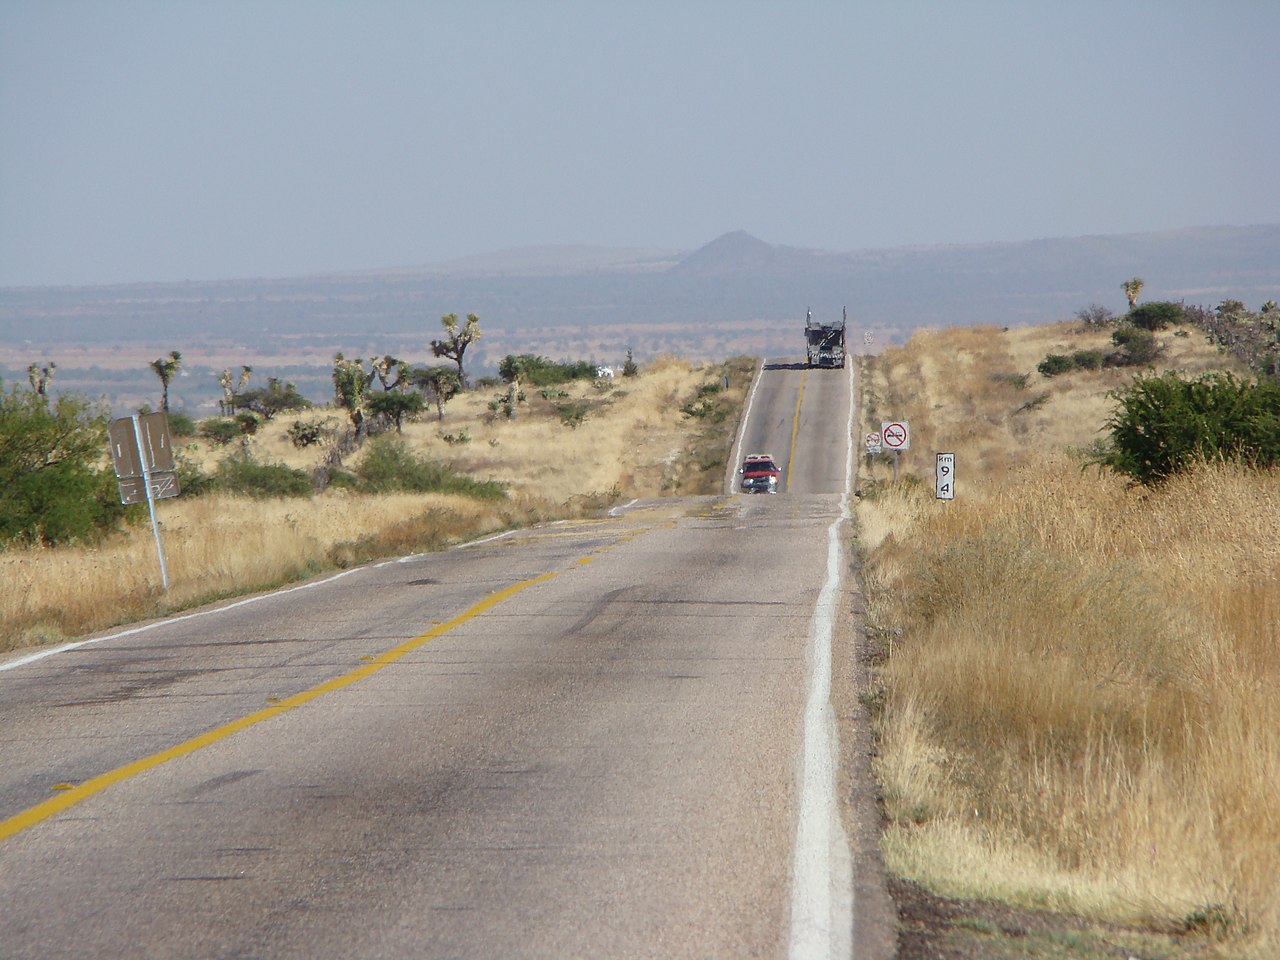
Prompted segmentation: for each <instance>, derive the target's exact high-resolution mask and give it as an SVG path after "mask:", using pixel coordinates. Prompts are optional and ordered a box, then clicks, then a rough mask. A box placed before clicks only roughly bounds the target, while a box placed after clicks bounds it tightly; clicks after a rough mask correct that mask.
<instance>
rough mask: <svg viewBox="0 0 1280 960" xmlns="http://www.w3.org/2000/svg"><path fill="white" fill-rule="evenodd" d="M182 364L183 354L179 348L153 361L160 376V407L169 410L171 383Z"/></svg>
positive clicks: (152, 365) (152, 363) (166, 411)
mask: <svg viewBox="0 0 1280 960" xmlns="http://www.w3.org/2000/svg"><path fill="white" fill-rule="evenodd" d="M180 366H182V354H180V353H179V352H178V351H177V350H173V351H170V353H169V355H168V356H167V357H160V358H159V359H158V360H152V361H151V369H152V370H154V371H155V373H156V376H157V377H159V378H160V409H161V410H163V411H164V412H165V413H168V412H169V384H170V382H171V381H172V380H173V378H174V377H175V376H176V375H177V373H178V368H179V367H180Z"/></svg>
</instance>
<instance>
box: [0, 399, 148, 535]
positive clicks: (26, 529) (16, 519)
mask: <svg viewBox="0 0 1280 960" xmlns="http://www.w3.org/2000/svg"><path fill="white" fill-rule="evenodd" d="M106 425H107V417H106V416H105V415H103V414H99V413H94V412H93V411H91V410H90V409H89V404H88V401H87V400H85V399H84V398H83V397H80V396H77V395H75V394H63V395H61V396H60V397H58V398H57V399H56V400H51V399H49V398H47V397H43V396H41V395H40V394H38V393H35V392H34V391H33V392H26V391H21V392H20V391H18V390H17V389H11V390H10V391H9V392H7V393H3V392H0V543H7V542H10V541H28V542H42V543H48V544H55V543H70V542H74V541H92V540H96V539H98V538H99V537H101V536H102V535H103V534H104V533H107V532H109V531H111V530H113V529H115V528H116V527H117V526H118V525H119V523H120V521H121V520H123V519H124V518H125V517H126V516H128V515H129V513H131V512H132V513H136V511H135V510H133V508H130V510H129V511H128V512H127V511H126V508H125V507H123V506H121V504H120V493H119V488H118V487H117V485H116V481H115V474H114V472H113V471H112V470H111V469H110V468H109V467H108V468H106V469H102V468H101V467H100V466H99V465H100V464H101V462H102V459H103V457H104V455H105V454H106V451H107V442H106Z"/></svg>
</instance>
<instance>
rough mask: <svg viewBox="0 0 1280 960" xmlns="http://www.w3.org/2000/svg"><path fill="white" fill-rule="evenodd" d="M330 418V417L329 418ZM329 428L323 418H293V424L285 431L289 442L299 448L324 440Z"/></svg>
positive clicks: (328, 424) (327, 422) (328, 423)
mask: <svg viewBox="0 0 1280 960" xmlns="http://www.w3.org/2000/svg"><path fill="white" fill-rule="evenodd" d="M330 420H332V418H330ZM329 428H330V422H329V421H324V420H295V421H293V426H291V427H290V428H289V429H288V430H286V431H285V435H286V436H288V438H289V442H290V443H292V444H293V445H294V446H295V447H297V448H298V449H299V450H302V449H304V448H305V447H310V446H314V445H315V444H318V443H322V442H324V438H325V435H326V433H327V431H328V429H329Z"/></svg>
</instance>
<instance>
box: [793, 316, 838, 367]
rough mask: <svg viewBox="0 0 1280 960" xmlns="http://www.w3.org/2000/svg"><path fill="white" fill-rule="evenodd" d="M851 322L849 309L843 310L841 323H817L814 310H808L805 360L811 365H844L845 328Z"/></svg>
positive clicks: (805, 331)
mask: <svg viewBox="0 0 1280 960" xmlns="http://www.w3.org/2000/svg"><path fill="white" fill-rule="evenodd" d="M848 322H849V310H848V308H847V307H846V308H845V309H844V310H843V311H842V315H841V317H840V322H839V323H815V322H814V319H813V311H812V310H806V311H805V318H804V342H805V360H806V363H807V365H808V366H810V367H832V368H835V367H839V368H842V369H843V367H844V355H845V338H844V328H845V326H846V325H847V324H848Z"/></svg>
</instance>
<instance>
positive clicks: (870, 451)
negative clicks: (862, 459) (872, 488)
mask: <svg viewBox="0 0 1280 960" xmlns="http://www.w3.org/2000/svg"><path fill="white" fill-rule="evenodd" d="M864 439H865V440H866V445H867V473H868V474H870V475H871V476H872V477H873V478H874V477H875V471H874V470H873V469H872V465H873V464H874V463H875V455H876V454H877V453H879V452H880V451H881V450H883V449H884V447H883V446H882V445H881V443H880V434H878V433H868V434H867V435H866V437H865V438H864Z"/></svg>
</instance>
